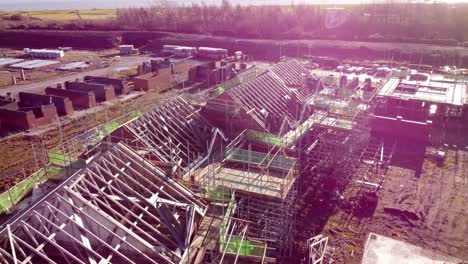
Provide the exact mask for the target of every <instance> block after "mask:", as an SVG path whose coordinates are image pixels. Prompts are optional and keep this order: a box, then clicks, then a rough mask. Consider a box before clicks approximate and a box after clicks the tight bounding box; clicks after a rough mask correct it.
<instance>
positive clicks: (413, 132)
mask: <svg viewBox="0 0 468 264" xmlns="http://www.w3.org/2000/svg"><path fill="white" fill-rule="evenodd" d="M371 128H372V132H373V133H378V134H383V135H389V136H393V137H398V138H400V137H403V138H407V139H412V140H416V141H422V142H427V141H428V140H429V134H430V129H431V123H423V122H415V121H410V120H404V119H402V118H391V117H385V116H374V118H373V119H372V121H371Z"/></svg>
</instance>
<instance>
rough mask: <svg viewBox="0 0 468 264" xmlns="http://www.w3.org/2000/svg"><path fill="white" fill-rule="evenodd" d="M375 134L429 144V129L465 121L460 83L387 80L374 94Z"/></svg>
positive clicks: (463, 89)
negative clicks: (395, 136)
mask: <svg viewBox="0 0 468 264" xmlns="http://www.w3.org/2000/svg"><path fill="white" fill-rule="evenodd" d="M377 100H378V103H377V104H376V105H377V108H376V110H375V113H374V116H373V122H372V129H373V131H374V132H377V133H383V134H391V135H397V136H403V137H406V138H411V139H419V140H422V141H426V140H429V136H430V131H431V129H432V128H435V127H441V126H443V124H446V123H447V122H450V120H453V119H465V118H467V115H466V109H467V106H468V104H467V103H468V101H467V100H468V95H467V87H466V85H465V84H463V83H450V82H431V81H424V82H420V81H406V80H405V81H401V80H399V79H390V80H389V81H388V82H387V83H386V84H385V85H384V86H383V87H382V89H381V90H380V91H379V92H378V94H377Z"/></svg>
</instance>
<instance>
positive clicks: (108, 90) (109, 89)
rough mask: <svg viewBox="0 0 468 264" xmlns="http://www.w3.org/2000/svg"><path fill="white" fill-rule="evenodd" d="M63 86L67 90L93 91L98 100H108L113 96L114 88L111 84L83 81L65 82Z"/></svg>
mask: <svg viewBox="0 0 468 264" xmlns="http://www.w3.org/2000/svg"><path fill="white" fill-rule="evenodd" d="M65 88H66V89H67V90H76V91H82V92H94V95H95V96H96V100H97V101H98V102H104V101H110V100H112V99H114V98H115V90H114V87H113V86H112V85H104V84H95V83H84V82H65Z"/></svg>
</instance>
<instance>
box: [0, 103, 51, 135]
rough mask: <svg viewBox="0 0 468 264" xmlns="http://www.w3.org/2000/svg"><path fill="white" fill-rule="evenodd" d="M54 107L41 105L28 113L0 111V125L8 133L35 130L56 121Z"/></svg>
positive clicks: (8, 110)
mask: <svg viewBox="0 0 468 264" xmlns="http://www.w3.org/2000/svg"><path fill="white" fill-rule="evenodd" d="M57 117H58V115H57V110H56V107H55V105H53V104H49V105H41V106H38V107H36V108H35V109H32V110H29V111H15V110H11V109H0V125H1V127H2V129H5V130H9V131H19V130H29V129H35V128H38V127H40V126H43V125H47V124H50V123H52V122H55V120H57Z"/></svg>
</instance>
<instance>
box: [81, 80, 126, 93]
mask: <svg viewBox="0 0 468 264" xmlns="http://www.w3.org/2000/svg"><path fill="white" fill-rule="evenodd" d="M84 81H85V82H87V83H96V84H105V85H112V86H113V87H114V89H115V94H117V95H122V94H128V92H130V87H129V86H128V84H127V82H125V81H124V80H120V79H114V78H107V77H99V76H85V77H84Z"/></svg>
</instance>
